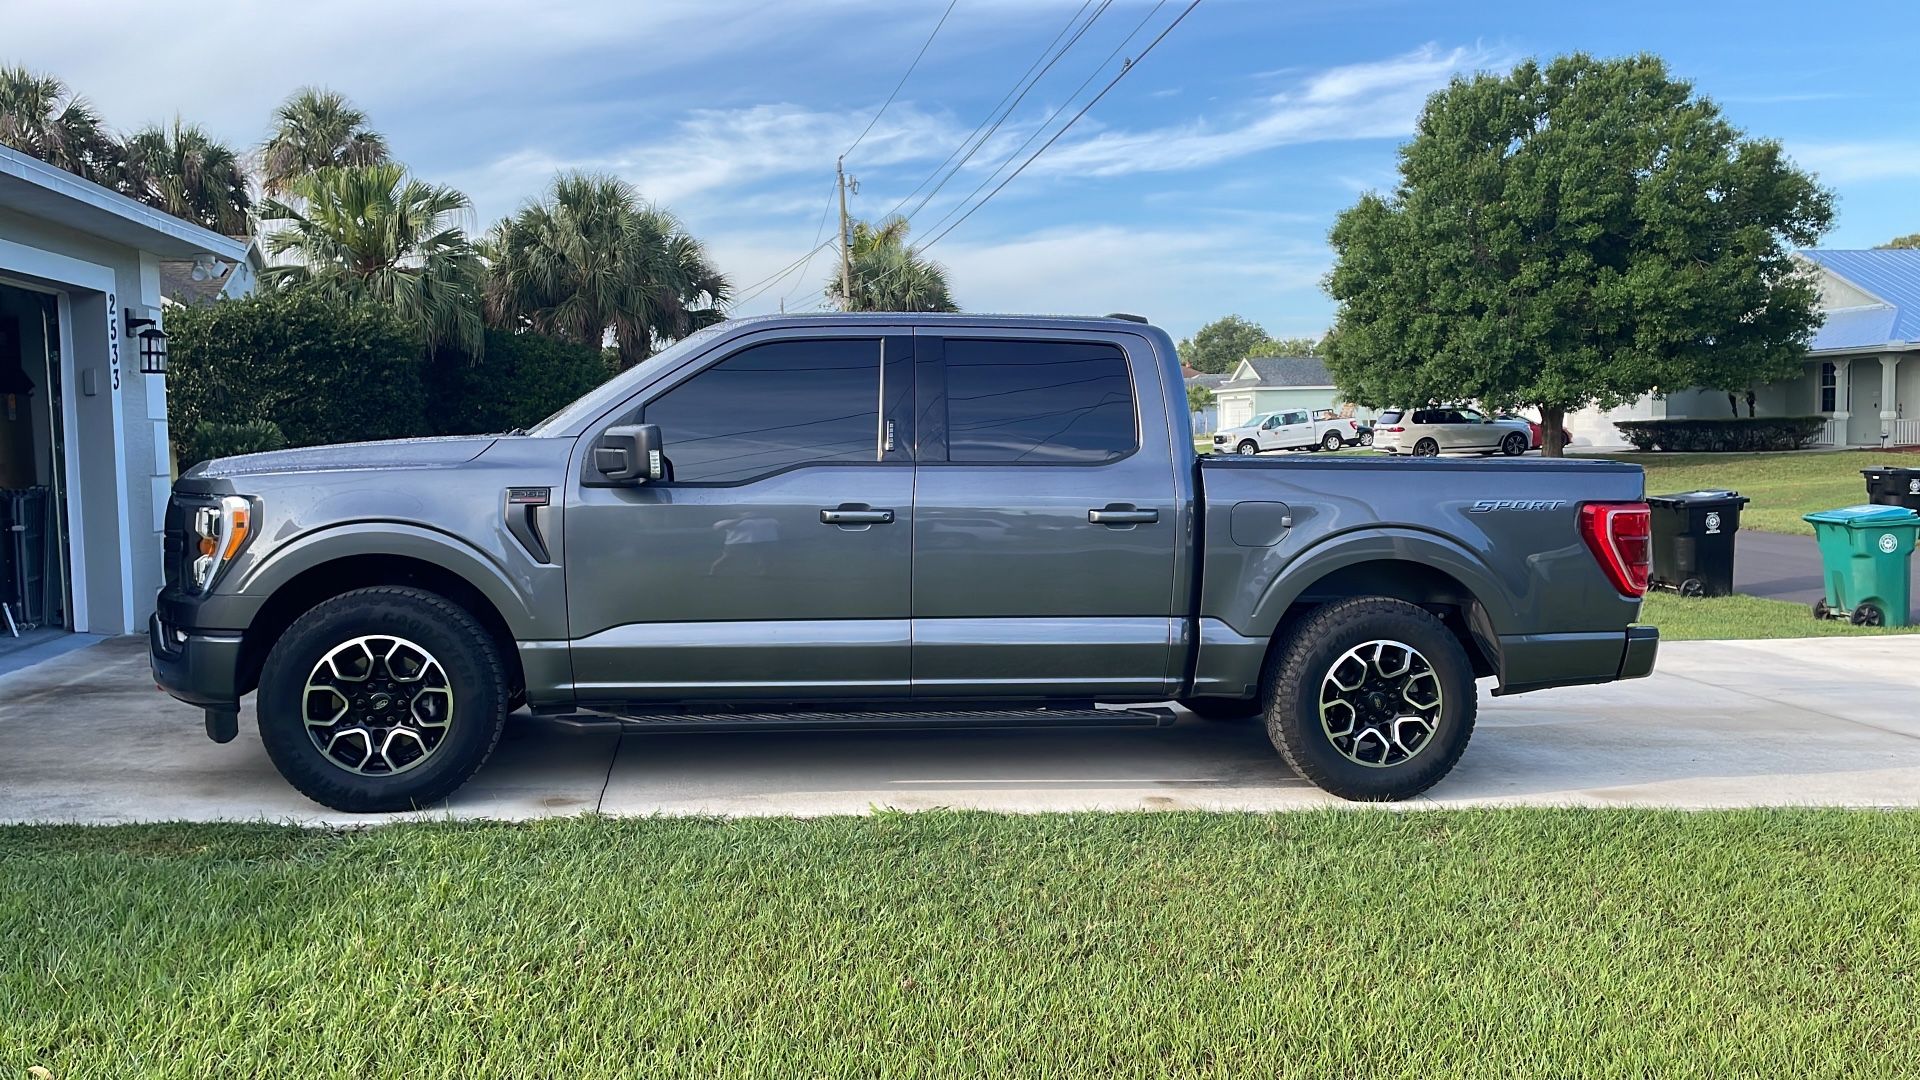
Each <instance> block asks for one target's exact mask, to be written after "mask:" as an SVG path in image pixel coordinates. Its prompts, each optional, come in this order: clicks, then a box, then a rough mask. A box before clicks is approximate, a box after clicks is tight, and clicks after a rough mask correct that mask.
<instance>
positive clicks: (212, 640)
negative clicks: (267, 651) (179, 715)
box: [147, 612, 240, 711]
mask: <svg viewBox="0 0 1920 1080" xmlns="http://www.w3.org/2000/svg"><path fill="white" fill-rule="evenodd" d="M147 659H148V660H149V661H150V662H151V663H152V665H153V681H154V682H155V683H156V684H158V685H159V687H160V689H162V690H165V691H166V692H167V693H169V694H172V695H173V696H174V697H176V698H179V699H180V700H181V701H184V702H186V703H188V704H189V705H199V706H201V707H202V708H208V709H218V710H222V711H231V710H236V709H238V708H239V707H240V635H239V634H238V633H227V632H217V631H205V630H188V629H185V628H182V627H178V626H174V625H172V624H170V623H168V622H166V621H165V620H163V619H162V618H161V617H160V615H159V613H157V612H156V613H155V614H154V616H153V617H152V618H150V619H148V620H147Z"/></svg>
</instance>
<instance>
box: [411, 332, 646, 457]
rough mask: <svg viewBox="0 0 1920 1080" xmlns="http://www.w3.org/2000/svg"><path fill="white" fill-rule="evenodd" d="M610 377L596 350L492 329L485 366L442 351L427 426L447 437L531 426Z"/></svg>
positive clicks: (430, 382)
mask: <svg viewBox="0 0 1920 1080" xmlns="http://www.w3.org/2000/svg"><path fill="white" fill-rule="evenodd" d="M613 372H614V369H613V367H612V366H611V365H609V364H608V362H607V357H606V355H605V354H604V353H602V352H601V350H599V349H597V348H588V347H586V346H582V345H574V344H571V343H569V342H565V341H560V340H558V339H557V338H550V337H547V336H546V335H545V334H536V333H534V332H532V331H520V332H517V333H515V332H509V331H504V330H488V331H487V332H486V343H485V355H484V358H483V359H481V360H479V361H477V362H475V361H473V360H471V359H470V358H468V357H467V356H466V355H465V354H463V353H459V352H456V351H451V350H445V349H443V350H441V352H440V353H439V354H438V355H436V356H435V357H434V360H433V365H432V367H431V368H430V369H429V370H428V374H427V386H428V390H429V392H430V393H431V394H432V401H431V403H430V404H429V405H428V407H427V414H428V415H427V420H428V423H429V424H431V425H432V426H433V429H434V431H435V432H436V433H437V434H442V435H474V434H481V433H484V432H489V431H508V430H511V429H513V428H523V427H531V426H532V425H534V424H537V423H539V422H540V421H541V420H543V419H545V418H546V417H548V416H551V415H552V414H554V413H556V412H558V411H560V408H561V406H563V405H566V404H567V403H568V402H570V401H572V400H573V399H575V398H577V397H579V396H580V395H582V394H584V393H586V392H587V391H589V390H591V389H593V388H594V387H596V386H599V385H600V384H601V383H603V382H605V381H607V379H608V377H610V376H611V375H612V374H613Z"/></svg>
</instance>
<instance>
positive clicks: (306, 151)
mask: <svg viewBox="0 0 1920 1080" xmlns="http://www.w3.org/2000/svg"><path fill="white" fill-rule="evenodd" d="M260 153H261V167H262V172H264V173H265V176H264V178H263V181H262V186H264V187H265V188H266V189H267V191H268V192H269V193H270V194H274V195H284V194H286V193H287V192H288V191H289V190H291V188H292V185H293V182H294V181H295V180H297V179H298V178H300V177H302V176H305V175H306V174H308V173H311V172H317V171H319V170H321V169H325V168H330V167H334V166H344V165H384V164H386V163H387V162H388V161H389V160H390V158H389V157H388V154H387V139H386V136H384V135H382V134H380V133H379V132H377V131H374V130H373V129H372V128H370V127H368V126H367V114H366V113H363V112H361V111H360V110H359V109H356V108H354V107H353V103H352V102H350V101H348V100H347V99H346V98H345V97H344V96H342V95H341V94H339V93H336V92H334V91H332V90H322V89H320V88H318V87H313V86H308V87H303V88H301V89H299V90H297V91H295V92H294V93H293V96H291V97H289V98H287V100H285V101H283V102H281V103H280V107H279V108H278V109H275V110H274V112H273V134H272V135H271V136H269V137H268V138H267V141H266V145H264V146H262V147H261V148H260Z"/></svg>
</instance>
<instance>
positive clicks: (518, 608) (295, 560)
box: [235, 521, 565, 640]
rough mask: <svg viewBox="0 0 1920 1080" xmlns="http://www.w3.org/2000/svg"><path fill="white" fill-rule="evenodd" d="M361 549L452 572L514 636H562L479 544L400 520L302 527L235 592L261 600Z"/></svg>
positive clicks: (248, 574) (360, 553)
mask: <svg viewBox="0 0 1920 1080" xmlns="http://www.w3.org/2000/svg"><path fill="white" fill-rule="evenodd" d="M366 555H383V556H398V557H401V558H411V559H417V560H419V561H421V562H425V563H431V564H433V565H434V566H437V567H439V568H440V569H442V570H445V571H447V572H449V573H452V574H455V575H457V576H458V577H460V578H461V579H462V580H464V581H465V582H467V584H469V585H472V586H473V587H474V588H475V589H476V590H478V591H479V592H480V594H481V595H482V596H484V597H486V599H487V601H488V602H489V603H491V604H492V605H493V607H494V610H495V611H497V612H498V613H499V614H500V618H501V619H503V620H504V621H505V622H506V624H507V627H508V629H509V630H511V631H512V632H513V635H514V636H515V637H516V638H518V639H520V640H534V639H539V638H548V637H564V636H565V628H564V627H545V626H542V625H541V622H540V619H539V617H538V615H537V614H536V612H535V609H534V608H533V606H532V605H530V604H529V603H528V601H527V597H526V594H525V593H524V592H523V591H522V590H521V589H520V588H518V587H516V585H515V583H514V581H513V579H512V578H510V577H509V576H507V574H506V572H505V571H503V570H502V569H501V568H500V567H499V566H498V565H497V564H495V563H494V562H493V560H491V559H489V558H487V556H486V555H485V553H483V552H482V551H481V550H480V549H479V548H477V547H475V546H474V545H473V544H471V543H469V542H468V541H466V540H464V539H462V538H460V537H458V536H454V535H453V534H451V533H445V532H441V531H439V530H437V529H428V528H424V527H422V526H419V525H415V524H410V523H408V522H402V521H353V522H343V523H341V524H337V525H328V526H326V527H324V528H321V529H317V530H315V531H313V532H310V533H307V534H306V535H304V536H301V537H299V538H298V539H296V540H292V541H289V542H287V543H285V544H282V545H281V546H279V547H276V548H274V550H273V552H272V554H270V555H268V556H267V558H266V559H265V560H264V561H263V562H261V563H260V564H258V565H257V566H252V567H249V568H248V569H247V572H246V576H245V578H243V579H242V580H241V581H240V582H239V586H238V588H237V589H236V590H235V593H236V594H237V595H239V596H251V597H252V598H253V599H254V601H255V602H256V603H265V602H266V601H267V599H268V598H270V597H271V596H273V594H274V593H276V592H278V591H279V590H280V589H281V588H283V587H285V586H286V585H287V583H288V582H291V581H292V580H294V579H295V578H296V577H298V576H300V575H301V574H303V573H306V572H307V571H309V570H312V569H314V568H315V567H318V566H321V565H323V564H325V563H329V562H333V561H335V560H338V559H348V558H353V557H355V556H366Z"/></svg>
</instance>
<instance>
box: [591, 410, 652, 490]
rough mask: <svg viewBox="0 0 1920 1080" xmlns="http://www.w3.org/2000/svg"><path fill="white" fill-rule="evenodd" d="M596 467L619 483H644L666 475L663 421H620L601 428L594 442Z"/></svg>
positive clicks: (602, 473)
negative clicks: (636, 422) (662, 433)
mask: <svg viewBox="0 0 1920 1080" xmlns="http://www.w3.org/2000/svg"><path fill="white" fill-rule="evenodd" d="M593 467H594V470H595V471H596V472H598V473H599V474H600V475H601V476H604V477H606V478H607V479H608V480H611V481H613V482H614V483H616V484H644V483H646V482H647V481H649V480H658V479H660V478H661V477H663V476H665V475H666V473H667V470H666V461H665V460H664V458H663V456H662V454H661V445H660V425H658V424H621V425H619V426H618V427H610V428H608V429H607V430H605V431H603V432H601V433H600V437H599V438H598V439H596V440H594V443H593Z"/></svg>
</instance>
